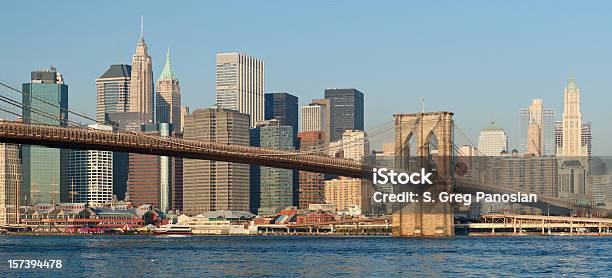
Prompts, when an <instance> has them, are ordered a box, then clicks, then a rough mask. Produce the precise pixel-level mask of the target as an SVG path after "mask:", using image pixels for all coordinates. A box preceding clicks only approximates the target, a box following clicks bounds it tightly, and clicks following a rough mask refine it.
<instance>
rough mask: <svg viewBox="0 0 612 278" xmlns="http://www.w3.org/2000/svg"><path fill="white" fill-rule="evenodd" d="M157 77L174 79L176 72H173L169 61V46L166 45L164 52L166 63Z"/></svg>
mask: <svg viewBox="0 0 612 278" xmlns="http://www.w3.org/2000/svg"><path fill="white" fill-rule="evenodd" d="M159 79H176V74H174V70H173V69H172V64H171V63H170V47H168V52H167V53H166V65H164V69H163V70H162V73H161V75H160V76H159Z"/></svg>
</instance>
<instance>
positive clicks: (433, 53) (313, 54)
mask: <svg viewBox="0 0 612 278" xmlns="http://www.w3.org/2000/svg"><path fill="white" fill-rule="evenodd" d="M141 15H144V19H145V39H146V42H147V44H148V46H149V50H150V53H151V56H152V58H153V67H154V75H155V79H157V78H158V76H159V73H160V72H161V69H162V67H163V62H164V58H165V52H166V49H167V47H168V46H170V49H171V56H172V63H173V67H174V69H175V71H176V74H177V76H178V78H179V79H180V82H181V89H182V93H183V104H186V105H188V106H190V107H191V108H192V109H193V108H203V107H208V106H211V105H213V104H214V102H215V86H214V85H215V84H214V82H215V53H217V52H233V51H245V52H247V53H248V54H250V55H252V56H255V57H258V58H262V59H263V60H265V63H266V64H265V65H266V91H267V92H278V91H286V92H289V93H292V94H294V95H297V96H298V97H299V98H300V103H301V104H306V103H308V102H309V101H310V99H312V98H321V97H322V96H323V90H324V89H325V88H330V87H354V88H358V89H359V90H361V91H362V92H364V94H365V103H366V129H367V128H368V127H372V126H376V125H378V124H379V123H382V122H386V121H388V120H390V119H391V117H392V114H393V113H399V112H416V111H420V109H421V98H425V99H426V109H427V110H429V111H434V110H448V111H453V112H455V119H456V123H457V124H458V125H459V126H460V127H461V128H462V129H463V130H465V131H466V132H467V133H468V134H469V135H470V137H471V140H472V141H474V142H477V136H478V132H479V130H480V129H481V128H482V127H484V126H486V125H487V123H488V122H489V121H492V120H494V121H496V122H498V124H499V125H500V126H502V127H503V128H505V129H506V131H507V132H508V135H509V137H510V147H511V148H514V147H515V146H516V144H517V142H518V125H519V122H518V110H519V109H520V108H521V107H526V106H528V105H529V103H530V102H531V99H532V98H542V99H544V105H545V106H549V107H553V108H556V109H557V114H558V118H559V119H560V118H561V114H562V108H563V106H562V101H563V87H564V86H565V84H566V82H567V79H568V77H569V76H570V75H571V74H573V75H575V76H576V79H577V82H578V85H579V87H580V89H581V94H582V111H583V119H584V120H588V121H591V122H592V124H593V136H594V139H593V144H594V154H596V155H610V154H612V144H611V143H609V141H610V138H612V128H611V127H612V123H611V120H612V109H611V105H612V94H611V93H612V2H606V1H601V2H597V1H588V2H586V3H585V2H577V1H418V2H416V1H414V2H405V1H301V2H298V1H216V2H212V1H159V2H158V1H140V2H137V1H10V2H6V3H3V5H2V8H1V9H0V43H1V44H2V46H1V47H0V65H2V67H0V80H2V81H6V82H9V83H11V84H14V85H17V86H21V85H20V84H21V83H23V82H28V79H29V73H30V71H32V70H34V69H40V68H44V67H48V66H49V65H51V64H53V65H56V66H57V68H58V71H60V72H61V73H62V74H63V75H64V77H65V79H66V82H67V84H69V95H70V107H71V108H73V109H75V110H77V111H82V112H87V113H88V114H90V115H94V114H95V113H94V111H95V79H96V78H97V77H98V76H100V75H101V74H102V73H104V71H105V70H106V69H107V68H108V66H109V65H110V64H115V63H126V64H129V63H130V61H131V56H132V54H133V52H134V50H135V48H136V43H137V40H138V37H139V32H140V16H141ZM1 92H4V90H2V91H1Z"/></svg>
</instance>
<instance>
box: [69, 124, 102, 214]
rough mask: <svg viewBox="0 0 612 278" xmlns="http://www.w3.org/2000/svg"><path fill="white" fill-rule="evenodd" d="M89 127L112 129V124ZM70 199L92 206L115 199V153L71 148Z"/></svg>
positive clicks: (90, 126)
mask: <svg viewBox="0 0 612 278" xmlns="http://www.w3.org/2000/svg"><path fill="white" fill-rule="evenodd" d="M89 128H92V129H97V130H105V131H112V130H113V128H112V127H111V126H106V125H100V124H93V125H89ZM68 161H69V167H68V171H69V177H70V180H69V184H68V189H69V191H68V201H70V202H71V203H75V202H76V203H88V204H90V205H92V206H98V205H103V204H106V203H110V202H111V201H112V199H113V153H112V152H109V151H96V150H71V151H70V156H69V159H68Z"/></svg>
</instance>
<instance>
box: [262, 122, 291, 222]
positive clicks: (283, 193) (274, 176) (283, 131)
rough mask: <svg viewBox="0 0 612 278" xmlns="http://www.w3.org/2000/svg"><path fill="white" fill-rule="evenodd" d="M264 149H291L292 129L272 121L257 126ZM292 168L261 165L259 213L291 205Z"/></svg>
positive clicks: (275, 211) (272, 211)
mask: <svg viewBox="0 0 612 278" xmlns="http://www.w3.org/2000/svg"><path fill="white" fill-rule="evenodd" d="M259 129H260V130H259V134H260V146H261V148H264V149H274V150H293V145H294V143H293V129H292V127H290V126H286V125H280V123H279V122H274V123H271V124H268V125H266V126H262V127H260V128H259ZM293 174H294V172H293V170H291V169H280V168H272V167H266V166H262V167H261V171H260V187H259V188H260V205H259V210H258V214H259V215H273V214H275V213H277V212H279V211H280V210H282V209H284V208H286V207H288V206H292V205H293V195H294V193H293V192H294V188H293V187H294V177H293Z"/></svg>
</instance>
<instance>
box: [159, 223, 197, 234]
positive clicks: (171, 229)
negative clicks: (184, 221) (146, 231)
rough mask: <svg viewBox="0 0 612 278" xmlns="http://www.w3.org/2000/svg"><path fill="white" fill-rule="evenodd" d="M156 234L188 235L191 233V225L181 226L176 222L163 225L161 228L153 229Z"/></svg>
mask: <svg viewBox="0 0 612 278" xmlns="http://www.w3.org/2000/svg"><path fill="white" fill-rule="evenodd" d="M153 234H155V235H173V236H177V235H178V236H187V235H191V234H192V233H191V227H188V226H181V225H176V224H166V225H161V226H160V227H159V228H157V229H155V230H153Z"/></svg>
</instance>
